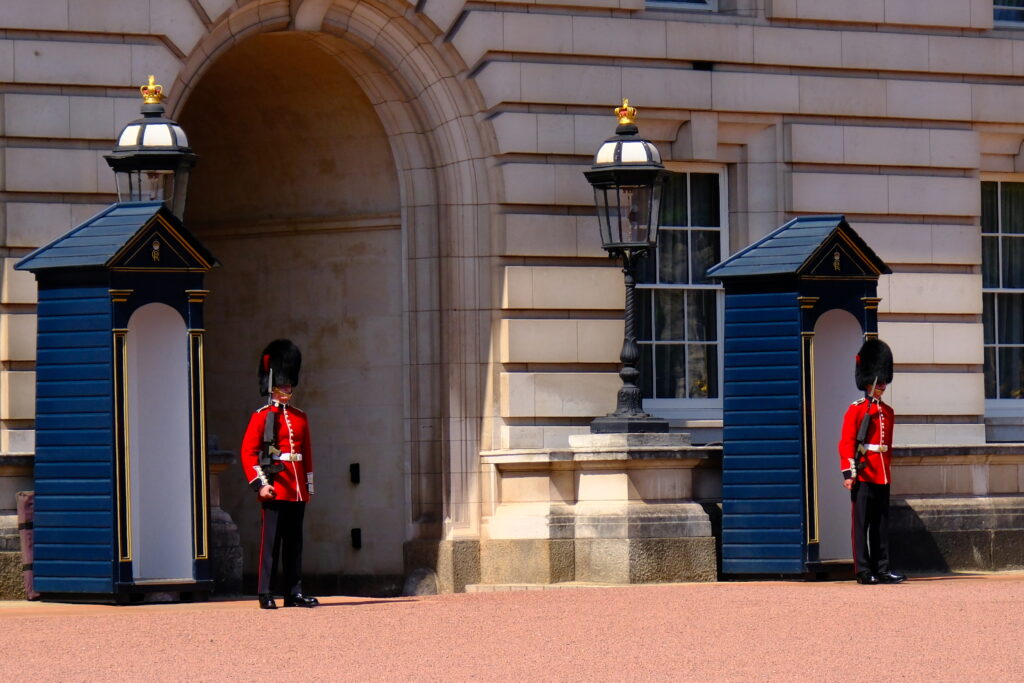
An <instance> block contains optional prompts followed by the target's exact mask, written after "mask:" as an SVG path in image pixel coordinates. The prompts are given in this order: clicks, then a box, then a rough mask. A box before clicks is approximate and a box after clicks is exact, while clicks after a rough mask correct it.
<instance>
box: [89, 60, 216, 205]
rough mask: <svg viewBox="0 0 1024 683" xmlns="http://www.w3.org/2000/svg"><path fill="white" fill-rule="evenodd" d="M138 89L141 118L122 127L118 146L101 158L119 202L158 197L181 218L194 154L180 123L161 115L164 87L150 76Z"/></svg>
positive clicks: (148, 199) (153, 199) (150, 199)
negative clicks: (109, 171)
mask: <svg viewBox="0 0 1024 683" xmlns="http://www.w3.org/2000/svg"><path fill="white" fill-rule="evenodd" d="M139 91H140V92H141V93H142V118H141V119H135V120H134V121H132V122H131V123H129V124H128V125H126V126H125V127H124V130H122V131H121V135H119V136H118V139H117V146H116V147H114V149H113V151H112V152H111V153H110V154H107V155H105V156H104V158H105V159H106V160H107V163H108V164H110V167H111V168H112V169H114V177H115V178H116V179H117V198H118V201H122V202H146V201H155V200H161V201H163V202H165V203H166V204H167V207H168V208H169V209H170V210H171V212H172V213H173V214H174V215H175V216H177V217H178V219H179V220H180V219H183V218H184V213H185V195H186V192H187V191H188V176H189V172H190V171H191V170H192V167H193V166H195V164H196V155H195V154H193V153H192V148H190V147H189V146H188V138H186V137H185V131H183V130H182V129H181V126H179V125H178V123H177V122H176V121H172V120H171V119H168V118H166V117H165V116H164V105H163V99H164V87H163V86H162V85H157V84H156V79H155V78H154V77H153V76H150V77H149V84H148V85H144V86H142V87H141V88H139Z"/></svg>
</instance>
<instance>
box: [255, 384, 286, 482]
mask: <svg viewBox="0 0 1024 683" xmlns="http://www.w3.org/2000/svg"><path fill="white" fill-rule="evenodd" d="M267 392H268V393H267V406H268V407H267V419H266V421H264V423H263V445H262V446H261V447H260V469H262V470H263V474H265V475H266V477H267V481H268V482H269V483H270V485H271V486H273V485H274V475H275V474H277V473H278V472H280V471H282V470H283V469H284V464H283V463H282V462H281V461H280V460H279V459H278V460H275V459H274V456H275V455H276V456H280V455H281V449H280V448H278V447H277V413H275V412H274V411H273V409H272V408H271V406H273V405H274V371H273V370H270V372H269V375H268V377H267Z"/></svg>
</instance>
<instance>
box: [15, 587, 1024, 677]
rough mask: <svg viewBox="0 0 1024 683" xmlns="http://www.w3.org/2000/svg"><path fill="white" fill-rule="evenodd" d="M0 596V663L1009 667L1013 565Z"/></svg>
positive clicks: (1016, 665)
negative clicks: (241, 594)
mask: <svg viewBox="0 0 1024 683" xmlns="http://www.w3.org/2000/svg"><path fill="white" fill-rule="evenodd" d="M322 602H323V603H324V604H323V605H322V606H321V607H320V608H318V609H313V610H301V609H279V610H277V611H276V612H270V611H260V610H259V609H257V608H256V603H255V601H254V600H244V601H224V602H209V603H202V604H163V605H139V606H131V607H113V606H105V605H68V604H58V603H28V602H8V603H0V630H2V631H0V632H2V633H3V638H4V640H5V642H6V643H7V645H6V647H5V648H4V650H5V652H4V653H3V655H0V658H2V659H0V677H2V680H3V681H12V680H30V681H50V680H53V681H56V680H61V681H75V680H104V681H111V680H114V681H120V680H131V681H150V680H157V681H185V680H189V681H224V680H274V681H292V680H295V681H307V680H317V681H320V680H323V681H327V680H358V681H468V680H472V681H487V680H506V681H519V680H545V681H548V680H550V681H579V680H586V681H639V680H666V681H667V680H672V681H707V680H712V681H755V680H757V681H760V680H771V681H790V680H803V681H877V680H888V681H930V682H933V681H1021V680H1024V647H1022V645H1021V636H1022V635H1024V574H1021V573H1000V574H987V575H971V576H953V577H938V578H919V579H912V580H910V581H908V582H907V583H905V584H903V585H899V586H877V587H875V586H858V585H856V584H854V583H852V582H849V581H846V582H822V583H804V582H797V581H793V582H784V581H758V582H742V583H736V582H732V583H715V584H674V585H661V586H636V587H621V588H579V589H565V590H549V591H511V592H509V591H505V592H493V593H475V594H462V595H441V596H430V597H419V598H393V599H370V598H350V597H333V598H323V599H322Z"/></svg>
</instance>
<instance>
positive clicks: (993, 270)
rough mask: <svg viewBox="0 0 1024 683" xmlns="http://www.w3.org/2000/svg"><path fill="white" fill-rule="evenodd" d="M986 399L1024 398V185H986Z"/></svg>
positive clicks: (983, 210) (983, 229) (983, 216)
mask: <svg viewBox="0 0 1024 683" xmlns="http://www.w3.org/2000/svg"><path fill="white" fill-rule="evenodd" d="M981 199H982V201H981V233H982V234H981V242H982V302H983V314H982V319H983V322H984V344H985V398H987V399H1019V398H1024V183H1018V182H996V181H985V182H982V184H981Z"/></svg>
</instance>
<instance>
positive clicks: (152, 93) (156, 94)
mask: <svg viewBox="0 0 1024 683" xmlns="http://www.w3.org/2000/svg"><path fill="white" fill-rule="evenodd" d="M139 92H141V93H142V102H143V104H160V102H161V101H162V100H163V99H164V86H162V85H157V83H156V76H153V75H152V74H150V76H149V83H148V84H147V85H143V86H141V87H140V88H139Z"/></svg>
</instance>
